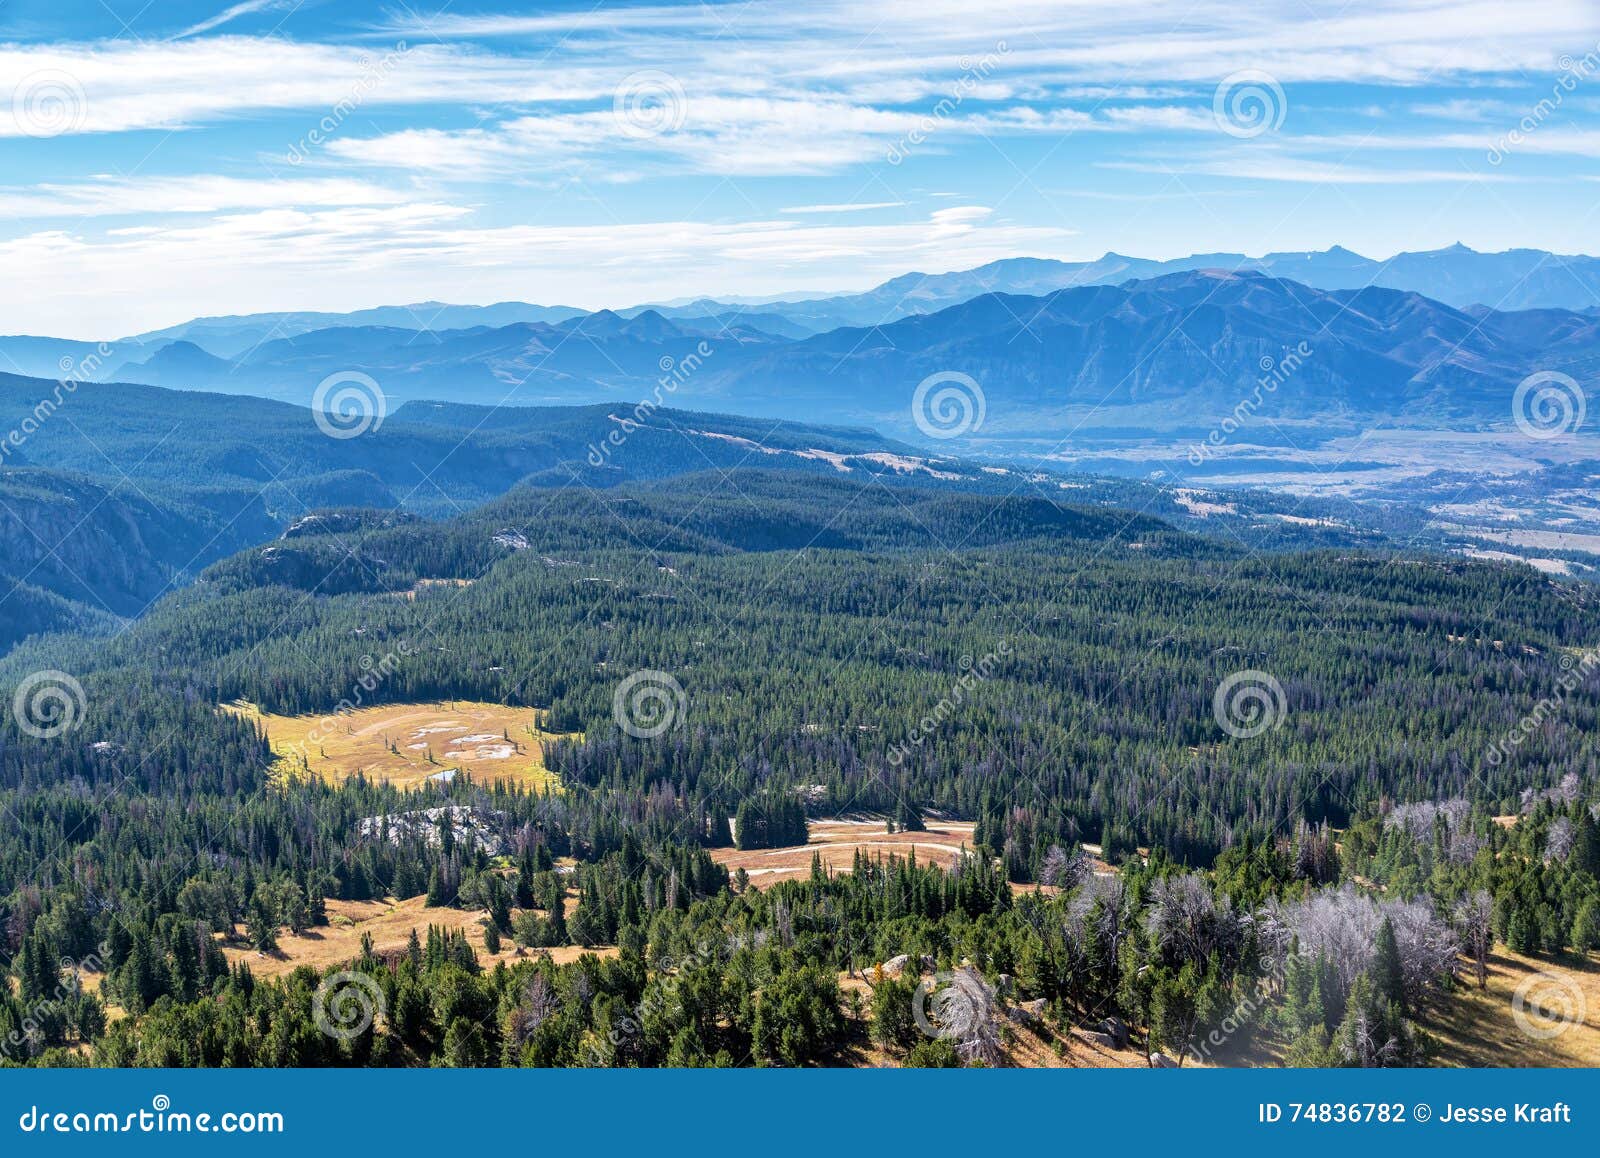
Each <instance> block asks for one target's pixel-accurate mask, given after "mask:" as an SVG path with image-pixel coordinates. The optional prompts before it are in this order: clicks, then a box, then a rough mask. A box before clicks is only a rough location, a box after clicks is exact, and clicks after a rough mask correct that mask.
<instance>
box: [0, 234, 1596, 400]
mask: <svg viewBox="0 0 1600 1158" xmlns="http://www.w3.org/2000/svg"><path fill="white" fill-rule="evenodd" d="M1201 269H1221V270H1227V271H1232V272H1255V273H1265V274H1269V275H1271V276H1273V277H1278V278H1284V279H1287V280H1290V281H1296V282H1300V283H1302V284H1304V285H1308V286H1313V287H1315V288H1317V289H1323V290H1344V289H1360V288H1364V287H1367V286H1379V287H1384V288H1388V289H1401V290H1409V291H1412V292H1414V293H1418V294H1421V295H1422V296H1423V297H1426V298H1431V299H1433V300H1434V301H1438V302H1442V303H1444V304H1445V305H1450V306H1455V307H1457V308H1458V309H1466V308H1468V307H1472V306H1485V307H1488V308H1490V309H1493V310H1497V311H1508V310H1530V309H1564V310H1574V311H1588V312H1594V311H1597V310H1600V259H1597V258H1593V257H1587V256H1582V255H1572V256H1568V255H1559V254H1552V253H1547V252H1545V251H1544V250H1537V249H1512V250H1506V251H1505V252H1503V253H1479V252H1477V251H1475V250H1472V249H1469V248H1467V247H1466V246H1463V245H1452V246H1450V247H1448V248H1446V249H1439V250H1430V251H1426V252H1420V253H1400V254H1396V255H1395V256H1394V257H1391V258H1389V259H1388V260H1386V261H1377V260H1374V259H1372V258H1368V257H1363V256H1361V255H1360V254H1357V253H1353V252H1351V251H1350V250H1348V249H1344V248H1342V247H1340V246H1334V247H1333V248H1332V249H1329V250H1326V251H1323V252H1305V253H1302V252H1294V253H1269V254H1267V255H1266V256H1264V257H1249V256H1246V255H1244V254H1239V253H1200V254H1193V255H1191V256H1189V257H1184V258H1176V259H1173V260H1170V261H1153V260H1149V259H1146V258H1138V257H1126V256H1124V255H1122V254H1118V253H1107V254H1105V255H1104V256H1103V257H1100V258H1097V259H1095V260H1094V261H1083V262H1068V261H1055V260H1052V259H1049V258H1032V257H1018V258H1008V259H1005V260H1002V261H995V262H990V263H989V264H988V265H983V266H979V267H978V268H976V269H969V270H962V271H958V272H955V273H941V274H924V273H908V274H903V275H901V276H900V277H896V278H892V279H890V280H889V281H886V282H884V283H883V284H882V285H879V286H877V287H876V288H874V289H871V290H868V291H866V292H865V293H856V294H834V295H827V296H822V297H793V298H785V297H779V298H772V299H760V300H759V301H752V300H751V299H744V298H728V299H716V298H705V297H702V298H695V299H690V300H680V301H676V302H673V303H656V304H647V305H639V306H632V307H629V308H626V309H618V310H617V311H616V315H617V316H620V317H622V318H628V319H631V318H635V317H638V316H640V315H643V314H646V313H653V314H656V315H659V316H660V317H663V318H666V319H669V320H672V321H674V322H677V323H679V324H681V325H682V326H683V327H684V328H685V329H688V330H692V331H697V332H704V331H708V330H713V331H719V332H720V331H725V330H741V331H749V332H752V333H756V334H761V335H765V336H769V337H775V338H783V339H788V340H798V339H801V338H806V337H810V336H812V335H815V334H820V333H825V332H827V331H829V330H835V329H839V328H841V327H870V326H876V325H882V324H885V323H888V322H893V321H898V320H899V319H901V318H906V317H911V316H914V315H919V314H931V313H937V312H938V311H940V310H943V309H947V308H949V307H950V306H954V305H960V304H961V303H963V302H967V301H971V300H972V299H973V298H976V297H979V296H982V295H984V294H989V293H999V294H1013V295H1021V296H1030V297H1036V296H1041V295H1045V294H1049V293H1054V292H1055V291H1057V290H1062V289H1072V288H1077V287H1081V286H1089V285H1117V284H1121V283H1123V282H1127V281H1131V280H1147V279H1151V278H1157V277H1162V276H1165V275H1168V274H1172V273H1182V272H1187V271H1192V270H1201ZM586 313H588V311H585V310H580V309H577V308H575V307H572V306H560V305H556V306H542V305H534V304H530V303H527V302H498V303H496V304H494V305H488V306H467V305H450V304H447V303H444V302H418V303H414V304H412V305H399V306H380V307H377V308H375V309H366V310H355V311H352V312H349V313H319V312H306V311H299V312H286V313H266V314H247V315H239V316H227V317H206V318H195V319H193V320H191V321H188V322H184V323H182V324H180V325H176V326H170V327H167V328H166V329H161V330H152V331H149V332H147V333H143V334H135V335H131V336H128V337H124V338H119V339H115V340H112V339H107V342H106V345H107V346H108V347H110V348H111V350H112V354H111V355H110V357H109V358H104V357H102V358H100V359H94V360H92V365H94V366H95V367H96V369H95V370H94V371H93V373H90V374H88V375H86V376H88V377H93V378H98V379H99V380H102V381H106V380H112V379H113V378H114V377H116V378H122V379H127V380H132V381H142V382H150V383H153V384H154V383H159V382H163V381H168V380H169V375H170V373H171V372H172V371H174V370H176V369H177V368H178V365H174V364H169V362H160V361H158V362H157V363H156V364H155V366H154V367H152V368H150V369H148V370H147V369H145V367H146V365H147V364H148V363H149V362H150V360H151V359H152V358H153V357H155V356H156V355H157V354H159V352H160V351H161V350H163V349H164V348H165V347H167V346H168V345H171V344H172V343H175V342H188V343H190V344H192V345H194V346H196V347H198V348H199V349H200V350H201V351H203V352H204V353H206V354H210V355H212V356H213V357H215V358H218V359H222V360H223V361H226V362H228V363H229V364H230V365H231V364H232V363H234V362H237V361H250V360H252V359H253V358H254V355H255V354H256V353H257V352H258V351H259V349H260V347H262V346H264V345H267V344H270V343H273V342H277V341H281V340H287V339H293V338H297V337H299V336H301V335H304V334H308V333H312V332H314V331H319V330H328V329H367V328H375V329H380V330H384V329H393V330H404V331H408V332H418V331H420V332H442V331H453V330H474V329H503V328H506V327H510V326H515V325H520V324H529V325H536V326H548V327H552V328H556V327H560V326H561V325H562V324H563V323H566V322H570V321H572V320H573V319H576V318H580V317H582V316H584V315H585V314H586ZM601 313H602V314H606V313H608V311H601ZM557 340H559V338H558V339H557ZM95 352H96V343H92V342H82V341H68V340H64V339H57V338H49V337H34V336H15V337H0V371H11V372H14V373H19V374H30V375H36V376H39V377H55V376H59V375H62V374H65V373H69V372H72V371H71V370H70V368H71V367H73V366H74V365H76V364H78V363H81V362H82V361H83V359H84V358H85V357H89V356H91V355H93V354H94V353H95ZM172 357H173V358H174V359H178V360H179V364H181V360H182V359H183V358H186V357H188V358H192V357H193V355H192V354H189V353H187V352H184V351H180V352H179V353H177V354H175V355H173V356H172ZM212 370H213V372H215V368H214V367H213V368H212ZM193 384H194V385H198V383H193Z"/></svg>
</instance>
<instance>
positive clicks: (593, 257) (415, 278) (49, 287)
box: [0, 203, 1072, 336]
mask: <svg viewBox="0 0 1600 1158" xmlns="http://www.w3.org/2000/svg"><path fill="white" fill-rule="evenodd" d="M1071 236H1072V232H1071V230H1070V229H1067V228H1065V227H1062V226H1059V225H1043V226H1041V225H1028V224H1022V223H1017V222H1012V221H1006V220H1001V219H998V218H997V215H996V214H995V213H994V212H993V210H991V209H990V208H988V207H985V206H979V205H960V206H950V207H948V208H945V209H941V210H938V211H935V212H933V213H930V214H927V215H925V216H922V217H920V218H917V219H915V220H909V221H893V222H876V223H871V224H868V223H863V222H833V221H829V222H823V221H819V222H815V223H812V222H801V221H796V220H793V219H783V220H773V219H748V220H743V221H731V222H704V221H692V220H655V221H646V222H638V223H630V224H621V225H619V224H615V223H605V224H595V225H509V226H482V225H474V224H473V223H472V211H471V209H469V208H468V207H464V206H454V205H448V204H443V203H416V204H411V203H407V204H402V205H391V206H381V207H342V208H326V209H310V210H306V209H297V210H287V209H275V210H263V211H260V212H253V213H230V214H221V215H217V216H215V217H212V218H209V219H200V220H197V221H194V222H192V223H190V222H184V221H181V220H180V221H178V222H176V223H173V224H167V225H159V226H154V225H152V226H138V227H131V228H119V229H114V230H108V231H106V232H105V233H103V234H93V235H91V234H80V233H77V232H73V231H68V230H46V231H39V232H35V233H30V234H27V235H24V236H21V237H18V238H14V239H12V240H10V241H0V263H5V264H6V265H7V266H8V267H12V268H15V267H16V266H18V265H23V266H25V267H26V268H28V269H30V270H32V271H34V276H33V277H32V278H31V279H30V282H29V285H28V287H27V294H26V295H19V296H17V297H16V298H15V300H12V301H9V302H7V303H6V308H7V317H8V321H9V323H10V324H11V325H13V326H15V327H17V328H18V329H23V330H26V329H29V328H32V329H35V330H38V329H44V330H46V331H50V330H54V331H57V332H61V333H63V334H66V335H68V336H70V335H71V334H77V335H80V336H92V335H96V334H101V335H103V334H105V333H108V332H128V331H132V330H137V329H150V328H155V327H157V326H161V325H167V324H171V323H172V322H174V321H177V320H180V319H181V318H183V317H186V316H191V315H194V314H202V313H214V312H216V304H217V303H216V301H215V291H214V290H213V289H212V288H210V287H209V286H208V285H206V284H205V283H204V282H202V281H197V280H196V278H195V271H196V270H205V269H210V268H225V269H227V270H228V273H229V276H230V278H231V279H232V281H233V282H234V284H235V285H236V287H238V288H237V289H236V291H235V295H236V296H235V297H234V298H233V299H232V300H231V305H232V307H233V308H238V309H241V310H264V309H270V308H280V307H281V305H282V303H284V302H286V301H293V302H297V303H301V305H302V306H303V308H308V309H313V308H327V309H340V308H350V307H351V304H352V303H356V304H380V303H383V302H393V301H396V300H421V299H423V298H430V297H444V298H447V299H453V300H458V301H491V300H502V299H507V298H519V299H523V300H545V301H561V302H564V303H567V304H573V305H579V306H592V307H600V306H616V305H618V304H619V303H622V302H628V301H648V300H660V299H664V298H670V297H674V296H677V295H678V294H679V293H681V291H682V288H683V270H684V269H685V268H686V267H690V266H692V267H694V268H695V269H696V270H697V271H704V274H705V276H706V277H707V278H708V281H710V282H715V281H717V280H719V279H720V280H721V281H722V283H723V284H740V285H750V286H752V287H757V288H755V290H754V292H768V293H771V292H779V291H786V290H791V289H795V288H806V287H812V288H836V286H835V281H836V279H837V276H838V275H837V264H836V263H837V262H838V261H839V260H840V259H841V258H845V259H848V260H849V262H850V264H851V267H852V268H853V269H854V270H855V271H857V272H856V280H857V281H858V282H859V283H860V284H867V283H870V282H871V281H872V280H877V279H880V278H882V277H886V276H890V275H892V274H894V273H898V272H902V271H903V269H904V266H905V264H906V263H908V262H910V263H915V264H916V265H918V266H919V267H920V268H926V269H929V270H943V269H960V268H964V267H966V266H969V265H978V264H982V263H983V262H986V261H992V260H994V259H995V258H998V257H1003V256H1006V255H1008V254H1012V253H1016V252H1018V251H1021V250H1026V251H1029V252H1036V253H1040V254H1045V255H1054V254H1059V253H1060V252H1062V251H1063V247H1064V246H1065V245H1066V244H1067V242H1068V241H1069V240H1070V238H1071ZM274 303H276V306H275V305H274ZM112 315H114V316H115V317H117V318H122V319H125V321H126V324H122V325H117V326H113V325H112V324H111V323H110V320H109V318H110V316H112ZM66 317H70V318H71V319H72V321H71V325H70V326H68V327H63V326H61V325H60V324H59V319H61V318H66ZM49 319H56V322H55V324H52V325H49V326H46V325H44V324H42V323H44V322H45V321H46V320H49Z"/></svg>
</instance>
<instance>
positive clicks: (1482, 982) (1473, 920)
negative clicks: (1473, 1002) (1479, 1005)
mask: <svg viewBox="0 0 1600 1158" xmlns="http://www.w3.org/2000/svg"><path fill="white" fill-rule="evenodd" d="M1455 923H1456V932H1457V933H1459V934H1460V936H1461V947H1462V948H1463V949H1464V950H1466V953H1467V955H1468V956H1469V957H1471V958H1472V964H1473V967H1474V969H1475V970H1476V972H1477V975H1478V988H1479V989H1487V988H1489V950H1490V949H1492V948H1493V947H1494V898H1492V897H1491V896H1489V893H1488V891H1487V890H1485V889H1479V890H1478V891H1477V892H1473V893H1468V894H1467V895H1466V896H1464V897H1462V898H1461V899H1460V900H1459V901H1457V902H1456V909H1455Z"/></svg>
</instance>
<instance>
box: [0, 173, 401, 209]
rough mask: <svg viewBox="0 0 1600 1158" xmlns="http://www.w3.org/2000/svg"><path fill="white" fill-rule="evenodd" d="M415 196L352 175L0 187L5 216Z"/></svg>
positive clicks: (376, 201) (98, 180) (387, 201)
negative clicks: (351, 177) (298, 178)
mask: <svg viewBox="0 0 1600 1158" xmlns="http://www.w3.org/2000/svg"><path fill="white" fill-rule="evenodd" d="M410 196H411V195H408V194H405V193H400V192H397V191H395V190H392V189H386V188H383V187H382V186H379V185H375V184H373V183H371V182H368V181H357V180H351V179H347V178H313V179H308V180H265V179H264V180H247V179H241V178H236V177H218V176H207V175H199V176H186V177H141V178H121V177H95V178H93V179H91V180H88V181H82V182H74V183H69V184H51V183H46V184H41V185H31V186H25V187H21V186H9V187H8V186H0V217H112V216H118V215H129V216H132V215H140V216H142V215H146V214H166V213H219V212H222V211H224V210H233V209H276V208H282V207H285V206H323V205H393V204H398V203H400V202H404V201H406V200H408V199H409V198H410Z"/></svg>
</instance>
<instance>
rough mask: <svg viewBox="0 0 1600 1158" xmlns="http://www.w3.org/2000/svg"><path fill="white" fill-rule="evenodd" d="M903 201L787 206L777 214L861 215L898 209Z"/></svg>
mask: <svg viewBox="0 0 1600 1158" xmlns="http://www.w3.org/2000/svg"><path fill="white" fill-rule="evenodd" d="M904 204H905V202H904V201H856V202H848V201H847V202H843V203H841V204H838V205H788V206H785V207H784V208H782V209H780V210H778V212H779V213H861V212H864V211H866V210H869V209H898V208H900V206H902V205H904Z"/></svg>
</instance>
